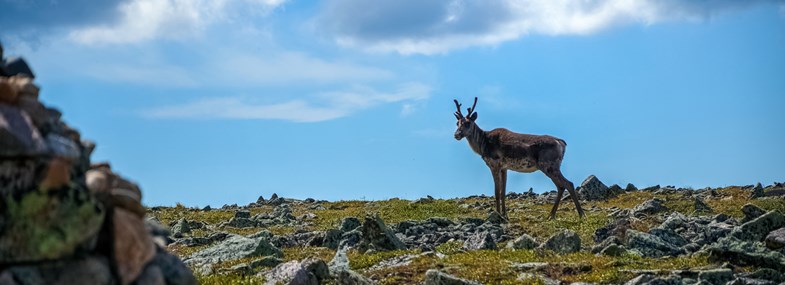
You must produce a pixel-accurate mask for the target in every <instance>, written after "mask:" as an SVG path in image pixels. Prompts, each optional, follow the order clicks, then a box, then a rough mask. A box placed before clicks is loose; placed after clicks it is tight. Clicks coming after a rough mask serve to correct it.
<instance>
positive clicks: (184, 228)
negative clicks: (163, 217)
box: [171, 219, 191, 238]
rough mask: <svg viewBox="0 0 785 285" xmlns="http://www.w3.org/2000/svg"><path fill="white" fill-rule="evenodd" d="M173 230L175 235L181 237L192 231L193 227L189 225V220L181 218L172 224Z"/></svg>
mask: <svg viewBox="0 0 785 285" xmlns="http://www.w3.org/2000/svg"><path fill="white" fill-rule="evenodd" d="M171 232H172V236H173V237H176V238H181V237H183V235H185V234H187V233H190V232H191V227H189V226H188V221H186V220H185V219H180V220H178V221H177V223H175V224H174V226H172V230H171Z"/></svg>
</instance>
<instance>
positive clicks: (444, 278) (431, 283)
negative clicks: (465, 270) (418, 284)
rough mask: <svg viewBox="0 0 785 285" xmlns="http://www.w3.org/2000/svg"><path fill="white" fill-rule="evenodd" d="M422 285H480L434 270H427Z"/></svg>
mask: <svg viewBox="0 0 785 285" xmlns="http://www.w3.org/2000/svg"><path fill="white" fill-rule="evenodd" d="M424 285H480V283H477V282H474V281H469V280H466V279H461V278H458V277H455V276H453V275H450V274H447V273H444V272H441V271H438V270H435V269H429V270H428V271H426V272H425V283H424Z"/></svg>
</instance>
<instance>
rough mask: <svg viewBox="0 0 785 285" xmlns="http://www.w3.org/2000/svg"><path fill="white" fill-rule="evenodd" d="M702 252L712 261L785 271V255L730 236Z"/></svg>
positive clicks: (757, 243) (754, 242)
mask: <svg viewBox="0 0 785 285" xmlns="http://www.w3.org/2000/svg"><path fill="white" fill-rule="evenodd" d="M702 251H705V252H706V253H708V255H709V260H710V261H718V262H725V261H730V262H732V263H734V264H740V265H752V266H759V267H766V268H771V269H774V270H779V271H785V255H783V254H782V253H780V252H777V251H773V250H769V249H768V248H766V247H765V246H763V244H762V243H760V242H756V241H750V240H739V239H737V238H735V237H732V236H728V237H725V238H722V239H720V240H719V241H717V242H716V243H713V244H710V245H708V246H706V247H705V248H704V249H703V250H702Z"/></svg>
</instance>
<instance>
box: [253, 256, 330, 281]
mask: <svg viewBox="0 0 785 285" xmlns="http://www.w3.org/2000/svg"><path fill="white" fill-rule="evenodd" d="M260 275H262V276H264V277H265V280H266V282H265V283H264V284H269V285H274V284H298V285H299V284H303V285H310V284H313V285H318V284H321V283H322V280H326V279H327V278H329V272H328V270H327V264H325V263H324V261H322V260H320V259H316V258H307V259H305V260H303V261H296V260H292V261H289V262H286V263H282V264H279V265H278V266H276V267H275V268H273V269H272V270H270V271H267V272H263V273H261V274H260Z"/></svg>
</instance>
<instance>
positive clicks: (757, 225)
mask: <svg viewBox="0 0 785 285" xmlns="http://www.w3.org/2000/svg"><path fill="white" fill-rule="evenodd" d="M782 227H785V217H784V216H783V215H782V214H780V212H777V211H771V212H768V213H766V214H763V215H762V216H760V217H757V218H755V219H754V220H752V221H749V222H746V223H744V224H742V225H741V226H739V227H738V228H736V229H734V230H733V231H732V232H731V233H730V234H731V235H732V236H733V237H735V238H738V239H741V240H749V241H761V240H763V239H764V238H765V237H766V235H768V234H769V232H771V231H773V230H775V229H778V228H782Z"/></svg>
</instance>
